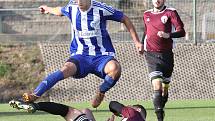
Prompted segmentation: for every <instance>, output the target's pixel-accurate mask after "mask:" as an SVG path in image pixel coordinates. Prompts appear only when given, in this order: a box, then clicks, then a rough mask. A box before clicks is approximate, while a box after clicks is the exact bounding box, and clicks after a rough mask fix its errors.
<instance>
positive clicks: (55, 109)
mask: <svg viewBox="0 0 215 121" xmlns="http://www.w3.org/2000/svg"><path fill="white" fill-rule="evenodd" d="M32 105H33V107H34V108H35V109H36V110H40V111H45V112H47V113H50V114H53V115H60V116H62V117H65V116H66V115H67V113H68V112H69V107H68V106H66V105H63V104H59V103H54V102H39V103H32Z"/></svg>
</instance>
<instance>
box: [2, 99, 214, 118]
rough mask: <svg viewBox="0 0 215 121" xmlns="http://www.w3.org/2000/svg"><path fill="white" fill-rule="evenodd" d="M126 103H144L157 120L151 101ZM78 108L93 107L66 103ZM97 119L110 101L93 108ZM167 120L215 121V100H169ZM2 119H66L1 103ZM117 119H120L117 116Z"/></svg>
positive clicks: (148, 116)
mask: <svg viewBox="0 0 215 121" xmlns="http://www.w3.org/2000/svg"><path fill="white" fill-rule="evenodd" d="M122 102H123V103H124V104H126V105H127V104H130V105H132V104H137V103H138V104H142V105H144V107H145V108H146V109H147V113H148V114H147V121H156V116H155V114H154V111H153V105H152V102H151V101H122ZM66 105H69V106H73V107H76V108H79V109H81V108H86V107H87V108H90V109H92V108H91V106H90V104H89V103H66ZM93 113H94V115H95V117H96V120H97V121H106V120H107V118H108V117H110V116H111V113H110V112H108V103H107V102H104V103H102V105H101V106H100V107H99V108H98V109H97V110H95V109H93ZM165 114H166V116H165V121H215V100H180V101H179V100H177V101H169V102H168V103H167V105H166V109H165ZM0 121H64V119H63V118H62V117H60V116H55V115H51V114H47V113H45V112H41V111H38V112H36V113H34V114H29V113H26V112H25V111H21V110H16V109H13V108H11V107H10V106H9V105H8V104H0ZM116 121H120V118H117V119H116Z"/></svg>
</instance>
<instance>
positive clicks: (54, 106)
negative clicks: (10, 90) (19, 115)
mask: <svg viewBox="0 0 215 121" xmlns="http://www.w3.org/2000/svg"><path fill="white" fill-rule="evenodd" d="M9 104H10V106H11V107H13V108H16V109H19V110H20V109H22V110H26V111H27V112H30V113H34V112H36V111H37V110H38V111H45V112H47V113H50V114H53V115H60V116H62V117H64V118H65V120H66V121H73V120H75V119H77V118H82V119H83V118H86V119H88V118H87V116H85V115H86V114H84V112H82V111H80V110H78V109H75V108H72V107H69V106H67V105H63V104H60V103H54V102H38V103H25V102H23V101H19V100H12V101H10V102H9ZM88 113H89V112H88ZM91 118H92V117H91Z"/></svg>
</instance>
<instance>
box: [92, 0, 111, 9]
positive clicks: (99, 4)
mask: <svg viewBox="0 0 215 121" xmlns="http://www.w3.org/2000/svg"><path fill="white" fill-rule="evenodd" d="M92 5H93V7H94V8H97V9H101V10H107V11H110V12H113V11H114V8H113V7H112V6H110V5H107V4H106V3H103V2H99V1H96V0H93V1H92Z"/></svg>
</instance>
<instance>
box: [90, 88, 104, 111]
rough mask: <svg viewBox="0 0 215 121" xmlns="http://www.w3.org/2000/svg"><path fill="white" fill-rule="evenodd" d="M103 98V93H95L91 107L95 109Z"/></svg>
mask: <svg viewBox="0 0 215 121" xmlns="http://www.w3.org/2000/svg"><path fill="white" fill-rule="evenodd" d="M104 97H105V94H104V93H101V92H97V93H96V95H95V96H94V98H93V100H92V107H93V108H97V107H98V106H99V105H100V104H101V102H102V101H103V99H104Z"/></svg>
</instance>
